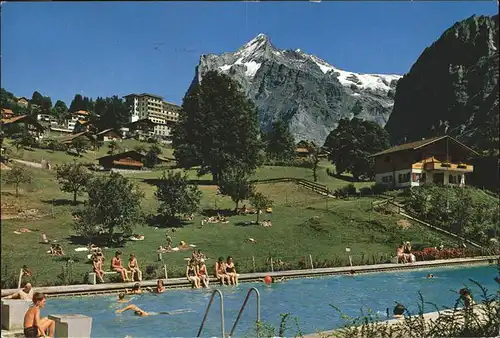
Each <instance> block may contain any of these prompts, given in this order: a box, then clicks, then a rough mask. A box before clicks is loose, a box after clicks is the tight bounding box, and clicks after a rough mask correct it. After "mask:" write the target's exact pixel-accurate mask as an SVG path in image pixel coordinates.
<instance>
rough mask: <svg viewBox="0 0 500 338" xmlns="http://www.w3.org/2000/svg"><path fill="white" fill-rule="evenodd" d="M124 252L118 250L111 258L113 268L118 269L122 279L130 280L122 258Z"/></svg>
mask: <svg viewBox="0 0 500 338" xmlns="http://www.w3.org/2000/svg"><path fill="white" fill-rule="evenodd" d="M121 254H122V252H121V251H117V252H116V253H115V257H113V259H112V260H111V270H113V271H116V272H118V273H120V274H121V275H122V280H123V281H124V282H128V281H129V279H128V275H127V270H126V269H125V268H124V267H123V266H122V260H121V258H120V256H121Z"/></svg>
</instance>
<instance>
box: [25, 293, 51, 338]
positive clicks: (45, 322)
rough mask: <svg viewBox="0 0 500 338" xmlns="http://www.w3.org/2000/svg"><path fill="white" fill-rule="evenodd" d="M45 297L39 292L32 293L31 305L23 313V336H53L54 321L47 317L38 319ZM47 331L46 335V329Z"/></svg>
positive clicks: (30, 337)
mask: <svg viewBox="0 0 500 338" xmlns="http://www.w3.org/2000/svg"><path fill="white" fill-rule="evenodd" d="M45 300H46V297H45V295H44V294H43V293H41V292H36V293H35V294H34V295H33V306H32V307H30V308H29V309H28V311H26V313H25V314H24V325H23V327H24V336H25V337H29V338H35V337H53V336H54V330H55V322H54V321H53V320H52V319H48V318H47V317H45V318H42V319H40V309H41V308H43V307H44V306H45ZM47 330H48V331H49V334H48V336H47V334H46V331H47Z"/></svg>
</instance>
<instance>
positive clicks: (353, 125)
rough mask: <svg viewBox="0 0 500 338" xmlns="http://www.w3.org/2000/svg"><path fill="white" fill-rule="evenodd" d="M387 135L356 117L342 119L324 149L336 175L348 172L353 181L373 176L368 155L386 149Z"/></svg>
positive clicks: (377, 126)
mask: <svg viewBox="0 0 500 338" xmlns="http://www.w3.org/2000/svg"><path fill="white" fill-rule="evenodd" d="M389 146H390V144H389V135H388V134H387V132H386V131H385V130H384V129H383V128H382V127H380V126H379V125H378V124H377V123H375V122H371V121H363V120H360V119H358V118H353V119H352V120H349V119H341V120H340V121H339V124H338V126H337V128H335V129H334V130H332V132H330V134H329V135H328V137H327V138H326V141H325V145H324V147H325V148H326V149H328V150H329V151H330V155H329V160H330V161H332V163H333V164H335V168H336V171H337V174H342V173H343V172H346V171H349V172H351V174H352V176H353V177H354V179H356V180H359V179H360V178H361V177H366V178H370V179H372V178H373V177H374V176H375V171H374V162H373V159H371V158H369V157H368V156H370V155H372V154H374V153H376V152H379V151H382V150H384V149H387V148H388V147H389Z"/></svg>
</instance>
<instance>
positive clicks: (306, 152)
mask: <svg viewBox="0 0 500 338" xmlns="http://www.w3.org/2000/svg"><path fill="white" fill-rule="evenodd" d="M295 152H296V153H304V154H308V153H309V149H307V148H297V149H295Z"/></svg>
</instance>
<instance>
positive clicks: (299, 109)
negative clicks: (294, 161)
mask: <svg viewBox="0 0 500 338" xmlns="http://www.w3.org/2000/svg"><path fill="white" fill-rule="evenodd" d="M210 70H217V71H220V72H224V73H226V74H228V75H229V76H231V77H232V78H234V79H235V80H237V81H238V82H240V83H241V85H242V86H243V88H244V90H245V92H246V93H247V95H248V96H249V97H250V98H251V99H253V100H254V102H255V103H256V106H257V107H258V109H259V113H260V120H261V123H262V125H263V127H264V128H267V127H268V126H269V125H270V124H271V123H272V122H273V121H274V120H276V119H282V120H284V121H286V122H288V123H289V124H290V129H291V131H292V133H293V134H294V135H295V138H296V140H297V141H299V140H302V139H308V140H314V141H316V142H319V143H322V142H323V141H324V140H325V138H326V137H327V135H328V134H329V133H330V131H331V130H332V129H334V128H335V127H336V125H337V121H338V120H339V119H341V118H344V117H349V118H352V117H354V116H357V117H359V118H362V119H366V120H372V121H376V122H377V123H379V124H380V125H382V126H384V125H385V123H386V122H387V120H388V118H389V114H390V112H391V110H392V106H393V103H394V102H393V97H394V91H395V88H396V83H397V81H398V80H399V79H400V78H401V76H400V75H381V74H359V73H354V72H349V71H345V70H341V69H338V68H336V67H334V66H332V65H330V64H329V63H328V62H326V61H325V60H322V59H320V58H319V57H317V56H314V55H309V54H306V53H304V52H303V51H301V50H300V49H297V50H280V49H278V48H276V47H275V46H273V44H272V43H271V41H270V39H269V37H268V36H266V35H265V34H259V35H257V36H256V37H255V38H254V39H252V40H251V41H249V42H247V43H246V44H244V45H243V46H242V47H241V48H239V49H238V50H237V51H236V52H234V53H223V54H221V55H215V54H209V55H202V56H201V58H200V63H199V65H198V67H197V69H196V77H197V80H198V81H201V79H202V78H203V74H204V73H205V72H207V71H210Z"/></svg>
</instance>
